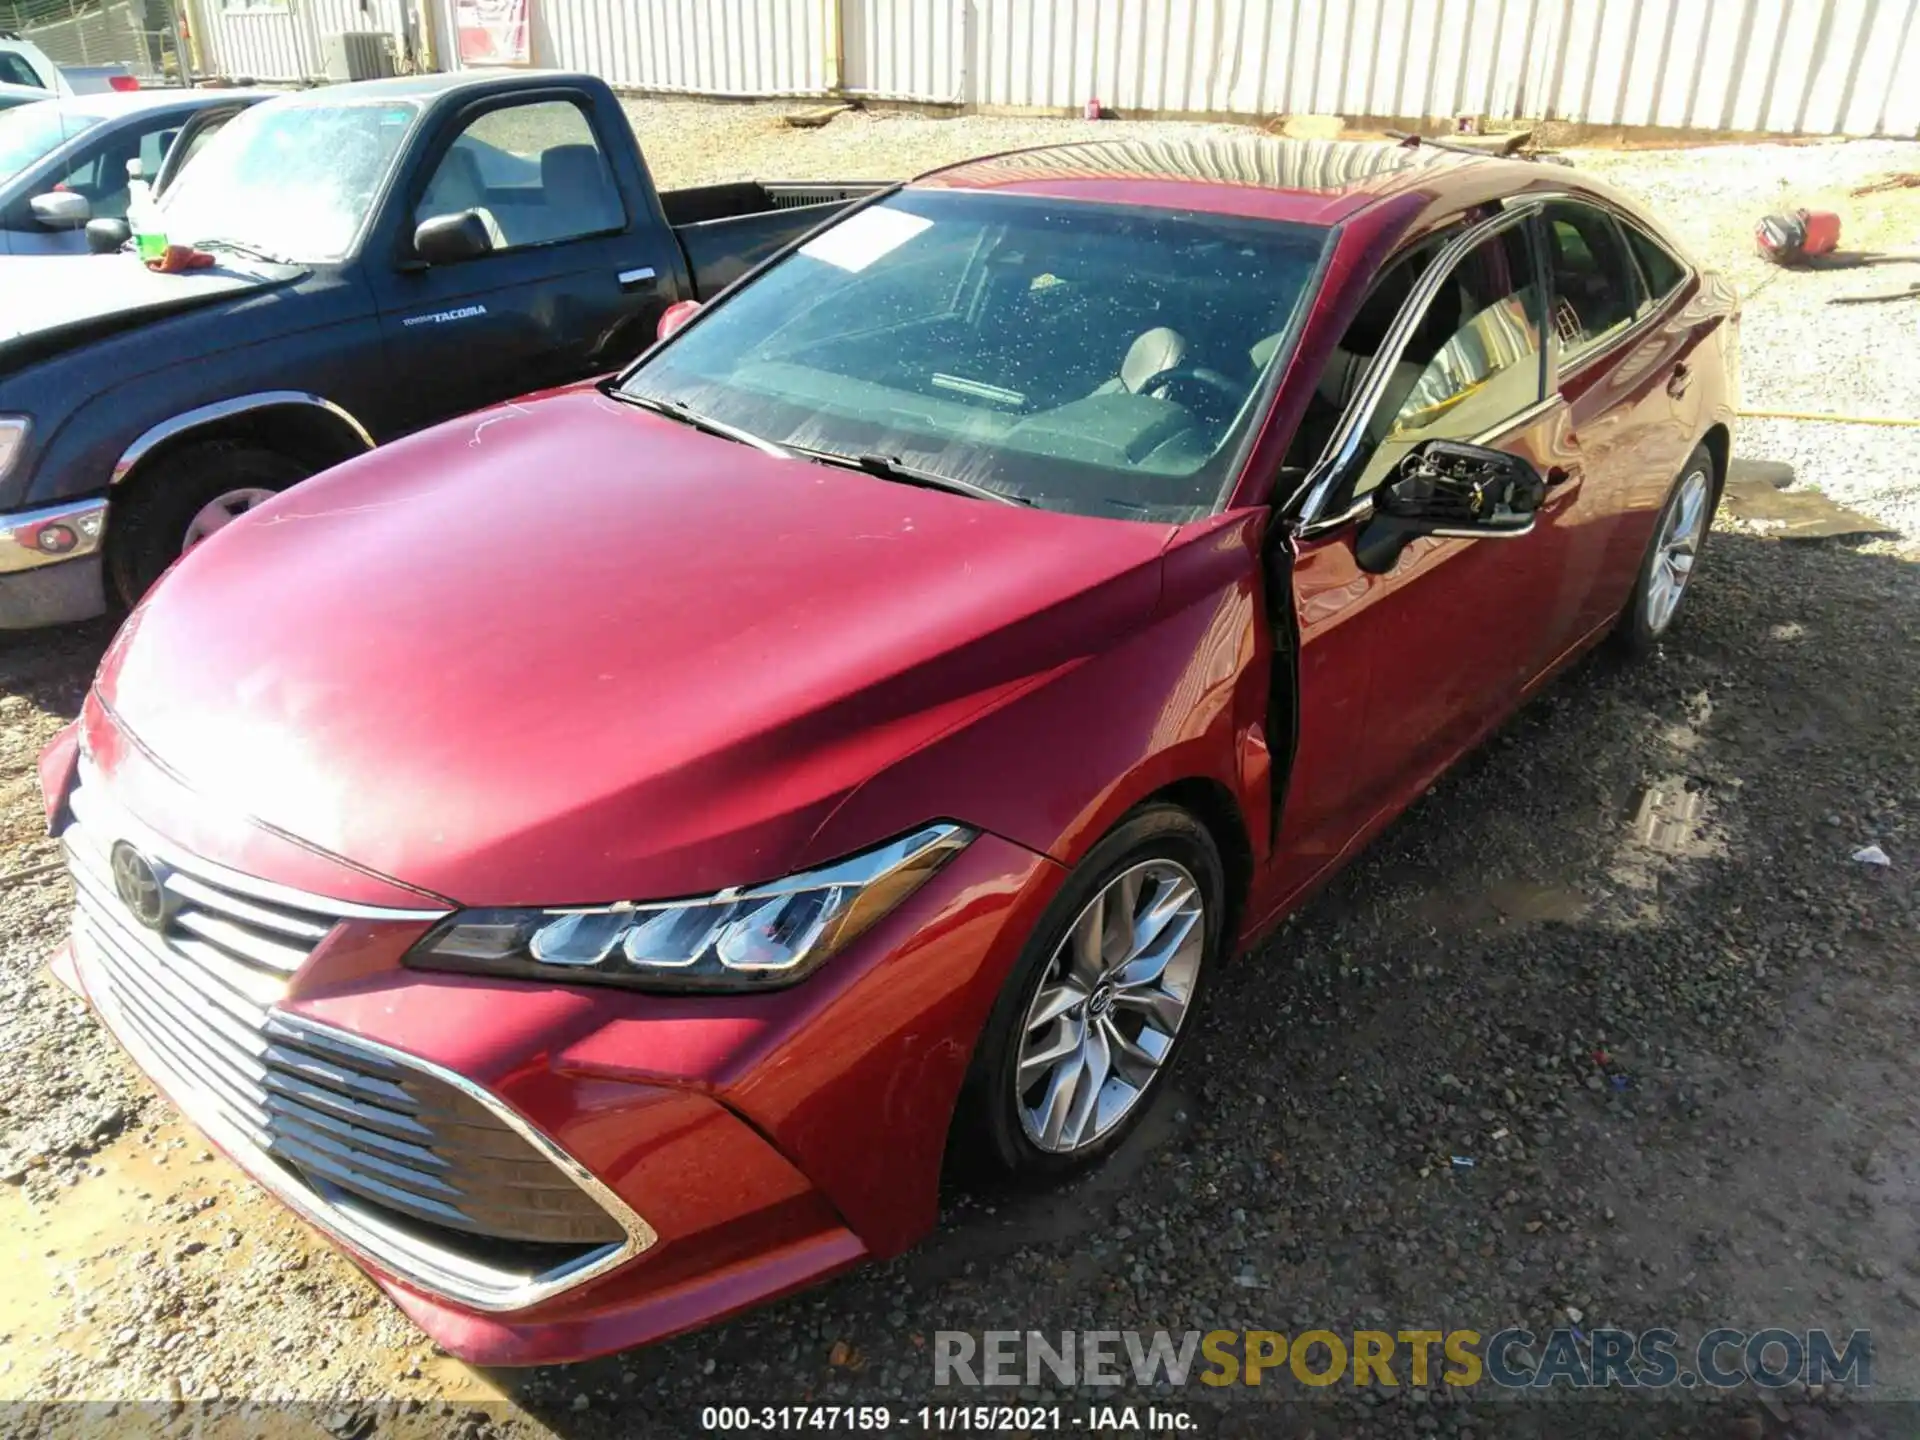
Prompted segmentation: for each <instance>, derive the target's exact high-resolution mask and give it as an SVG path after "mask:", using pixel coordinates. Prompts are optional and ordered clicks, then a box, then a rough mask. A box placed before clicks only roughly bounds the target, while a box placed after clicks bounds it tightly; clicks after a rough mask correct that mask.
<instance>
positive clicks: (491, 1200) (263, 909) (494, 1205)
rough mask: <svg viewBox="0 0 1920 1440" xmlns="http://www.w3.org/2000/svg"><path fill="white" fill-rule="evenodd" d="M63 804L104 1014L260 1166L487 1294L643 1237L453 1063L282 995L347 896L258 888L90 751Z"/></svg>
mask: <svg viewBox="0 0 1920 1440" xmlns="http://www.w3.org/2000/svg"><path fill="white" fill-rule="evenodd" d="M67 813H68V815H69V816H70V817H71V818H70V820H69V822H68V823H67V824H66V826H65V827H64V828H63V830H62V831H61V835H60V839H61V842H62V844H63V845H64V847H65V850H66V854H67V863H68V867H69V869H70V870H71V872H72V875H73V880H74V888H75V891H76V896H77V900H76V905H75V911H74V938H75V943H76V945H77V946H79V947H80V948H81V950H82V959H83V962H84V964H85V967H86V969H87V971H88V974H89V988H90V991H91V992H92V993H93V998H94V999H95V1001H96V1003H97V1004H98V1006H99V1008H100V1010H101V1013H102V1015H103V1016H104V1018H106V1020H107V1021H108V1023H109V1025H110V1027H111V1028H112V1029H113V1030H114V1031H115V1033H116V1034H117V1035H119V1037H120V1039H121V1040H122V1042H123V1043H125V1044H126V1045H127V1048H128V1049H129V1050H130V1051H132V1052H133V1053H134V1057H135V1059H136V1060H138V1061H140V1062H141V1064H142V1066H143V1067H144V1068H146V1069H148V1070H149V1071H150V1072H152V1074H153V1076H154V1078H155V1079H156V1080H158V1081H160V1083H161V1084H162V1085H163V1086H164V1087H165V1088H166V1089H167V1090H168V1092H169V1093H170V1094H172V1095H173V1097H174V1098H175V1099H176V1100H177V1101H178V1102H179V1103H180V1105H181V1107H182V1108H183V1109H184V1110H186V1111H187V1113H188V1116H189V1118H190V1119H192V1120H193V1121H194V1122H195V1123H196V1124H199V1125H200V1126H201V1127H202V1128H203V1129H206V1130H207V1131H208V1132H209V1134H211V1135H213V1136H214V1138H215V1139H218V1140H220V1141H221V1142H222V1143H223V1144H225V1145H226V1146H228V1148H230V1149H234V1148H238V1149H239V1150H242V1151H244V1152H250V1153H249V1154H247V1155H245V1156H243V1158H247V1159H248V1160H249V1162H250V1168H253V1169H254V1170H255V1171H256V1173H257V1174H259V1175H260V1177H261V1178H262V1179H263V1180H265V1181H266V1182H267V1183H269V1184H270V1185H272V1186H273V1187H274V1188H275V1189H276V1190H277V1191H278V1192H279V1193H280V1194H281V1195H282V1197H283V1198H285V1199H288V1200H289V1201H290V1202H291V1203H294V1204H295V1205H296V1208H299V1209H302V1210H303V1211H306V1212H307V1213H308V1214H309V1215H311V1216H312V1218H314V1219H315V1220H316V1221H318V1222H319V1223H321V1224H323V1225H326V1226H328V1228H331V1229H334V1230H336V1231H337V1232H340V1233H342V1234H343V1235H344V1236H345V1237H346V1238H349V1239H351V1240H354V1241H355V1242H356V1243H358V1244H359V1245H360V1246H361V1248H363V1249H366V1250H368V1251H369V1252H370V1253H372V1254H373V1255H374V1258H376V1259H380V1260H382V1261H383V1262H385V1263H387V1264H389V1265H391V1266H393V1268H395V1269H396V1270H398V1271H400V1273H404V1274H408V1275H409V1276H410V1277H411V1278H415V1279H418V1280H420V1281H421V1282H422V1283H426V1284H429V1286H430V1288H435V1289H439V1290H441V1291H442V1292H443V1293H448V1294H450V1295H452V1296H453V1298H456V1299H463V1300H467V1301H468V1302H469V1303H476V1304H479V1305H480V1306H481V1307H482V1308H511V1307H510V1306H508V1305H506V1304H504V1303H494V1302H495V1301H496V1300H497V1298H498V1297H499V1296H501V1295H505V1294H514V1295H520V1294H526V1293H530V1292H533V1291H538V1292H540V1293H551V1290H553V1289H557V1288H563V1287H564V1285H565V1284H568V1283H577V1281H578V1279H580V1278H584V1276H585V1274H586V1273H598V1271H599V1270H600V1269H602V1268H604V1266H605V1264H606V1263H612V1262H613V1261H615V1260H617V1259H618V1258H624V1256H625V1255H627V1254H630V1253H632V1252H633V1250H635V1249H637V1248H639V1247H640V1245H642V1244H644V1243H646V1242H647V1241H650V1240H651V1238H652V1236H651V1232H650V1231H647V1230H646V1227H645V1223H644V1222H643V1221H640V1220H639V1218H638V1217H637V1216H633V1215H632V1214H631V1212H630V1211H625V1207H623V1206H618V1202H617V1201H614V1202H613V1205H614V1206H616V1207H618V1208H619V1209H620V1210H621V1211H622V1212H624V1213H623V1214H622V1215H621V1216H620V1218H616V1216H615V1214H613V1213H610V1207H609V1206H608V1205H607V1204H603V1203H602V1201H601V1200H600V1199H599V1198H596V1195H594V1194H590V1193H589V1191H588V1189H587V1188H585V1186H583V1184H582V1183H581V1182H580V1179H579V1176H580V1174H581V1172H579V1171H578V1168H577V1167H574V1166H571V1164H570V1162H565V1161H564V1157H561V1156H559V1155H558V1152H554V1151H552V1149H551V1147H550V1146H549V1145H546V1144H545V1143H544V1142H540V1141H539V1140H538V1139H537V1138H536V1137H535V1136H533V1134H532V1133H531V1132H527V1131H525V1130H524V1127H523V1126H521V1125H519V1124H518V1123H517V1122H514V1121H512V1120H510V1119H509V1118H508V1117H507V1116H506V1114H505V1112H503V1111H501V1110H499V1109H497V1108H496V1107H495V1106H493V1105H489V1104H487V1103H485V1102H484V1101H483V1100H482V1099H481V1098H478V1097H477V1095H476V1094H473V1093H469V1092H468V1090H467V1089H464V1088H462V1086H461V1084H460V1083H455V1081H456V1077H452V1076H450V1075H446V1074H445V1072H434V1071H433V1070H432V1067H428V1066H426V1065H425V1064H424V1063H423V1062H420V1061H417V1060H414V1059H412V1058H411V1057H405V1056H401V1055H399V1054H397V1053H396V1052H392V1051H388V1050H386V1049H385V1048H384V1047H381V1046H377V1045H373V1044H372V1043H371V1042H367V1041H362V1040H359V1039H357V1038H355V1037H352V1036H348V1035H345V1034H343V1033H341V1032H338V1031H335V1030H332V1029H329V1028H327V1027H325V1026H320V1025H316V1024H314V1023H313V1022H311V1021H308V1020H304V1019H302V1018H300V1017H298V1016H295V1015H289V1014H285V1013H282V1012H280V1011H278V1010H276V1009H275V1008H274V1007H275V1005H276V1003H277V1002H278V1001H279V1000H281V998H282V997H283V996H284V995H285V993H286V990H287V986H288V984H289V981H290V979H291V977H292V974H293V972H295V971H296V970H298V968H299V967H300V966H301V965H302V964H303V963H304V962H305V961H306V959H307V957H308V956H309V955H310V954H311V953H312V952H313V950H314V949H315V948H316V947H317V946H318V945H319V943H320V942H321V941H322V940H323V939H325V938H326V936H327V934H328V933H329V932H330V931H331V930H332V928H333V926H334V925H336V924H337V923H339V921H340V919H341V918H343V915H344V914H345V913H347V910H348V907H340V912H341V913H329V912H328V911H327V910H326V909H324V908H322V907H323V906H324V905H325V904H326V903H327V902H324V901H318V900H314V899H312V898H311V897H305V896H298V897H296V898H297V899H298V901H299V902H300V903H292V901H291V900H290V899H289V898H288V892H280V891H276V892H275V893H274V894H272V895H268V894H264V893H261V892H262V891H264V890H266V889H268V888H269V887H263V886H258V884H257V882H251V881H248V880H247V879H246V877H241V876H235V875H233V874H231V872H226V871H222V870H219V869H218V868H217V867H213V866H209V865H205V864H204V863H202V862H199V861H197V860H193V859H192V858H191V857H187V856H184V855H182V854H180V853H179V852H178V851H177V850H174V849H172V848H171V847H165V846H163V845H162V844H161V842H159V841H158V840H157V838H156V837H154V836H153V835H152V834H151V832H148V831H146V830H145V829H144V827H142V826H140V825H139V824H138V822H137V821H135V820H134V819H133V818H132V817H131V816H128V815H126V814H125V813H124V812H122V811H119V810H117V809H116V808H115V807H113V806H112V805H111V804H110V802H109V801H108V800H107V799H106V798H105V794H104V791H103V789H102V787H101V786H100V784H99V782H98V781H97V780H93V779H92V778H91V777H90V775H89V774H88V772H87V770H86V769H84V768H83V770H82V773H81V783H80V784H78V785H77V786H76V787H75V788H74V789H73V791H72V792H71V793H70V795H69V796H68V801H67ZM122 840H125V841H128V842H129V843H130V844H132V845H134V846H135V847H136V848H137V849H139V850H140V851H141V853H142V855H143V856H144V857H145V858H147V859H148V860H149V861H150V862H152V868H153V870H154V872H155V874H156V875H157V877H158V879H159V881H160V885H161V888H162V889H163V890H164V892H165V893H166V895H167V897H168V899H167V905H166V907H165V910H164V912H163V916H164V918H162V919H161V921H160V924H159V926H158V928H149V927H148V926H146V925H143V924H141V923H139V922H138V921H137V920H136V919H135V918H134V916H133V913H132V912H131V911H130V910H129V909H128V907H127V905H126V904H125V903H124V902H123V901H122V900H121V898H120V894H119V892H118V891H117V889H116V887H115V882H114V878H113V865H112V858H111V857H112V853H113V848H114V846H115V844H116V843H117V842H119V841H122ZM242 886H244V887H247V888H245V889H242V888H239V887H242ZM281 1182H284V1183H281ZM587 1183H588V1184H591V1182H590V1181H589V1182H587ZM596 1188H597V1187H596ZM603 1193H604V1192H603ZM608 1198H609V1199H610V1198H611V1197H608ZM521 1303H527V1302H525V1301H523V1302H521Z"/></svg>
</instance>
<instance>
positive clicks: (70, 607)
mask: <svg viewBox="0 0 1920 1440" xmlns="http://www.w3.org/2000/svg"><path fill="white" fill-rule="evenodd" d="M106 529H107V502H106V500H105V499H104V498H95V499H91V500H69V501H64V502H62V503H60V504H58V505H47V506H42V507H40V508H38V509H34V510H22V511H18V512H16V513H14V514H12V515H0V630H31V629H36V628H38V627H39V626H42V625H63V624H67V623H69V622H72V621H76V620H91V619H92V618H93V617H94V616H96V615H99V614H101V613H103V612H104V611H105V610H106V608H107V600H106V588H105V585H104V582H103V578H102V567H101V559H100V550H101V546H102V544H103V543H104V541H105V538H106Z"/></svg>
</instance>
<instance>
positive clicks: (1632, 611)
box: [1614, 445, 1720, 657]
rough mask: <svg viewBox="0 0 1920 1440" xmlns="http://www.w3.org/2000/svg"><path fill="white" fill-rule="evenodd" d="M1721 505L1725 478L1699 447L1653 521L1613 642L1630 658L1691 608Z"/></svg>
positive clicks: (1650, 645)
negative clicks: (1697, 576)
mask: <svg viewBox="0 0 1920 1440" xmlns="http://www.w3.org/2000/svg"><path fill="white" fill-rule="evenodd" d="M1719 503H1720V477H1719V474H1718V471H1717V468H1716V467H1715V465H1714V463H1713V452H1712V451H1711V450H1709V449H1708V448H1707V447H1706V446H1705V445H1701V446H1699V447H1698V448H1697V449H1695V450H1694V452H1693V454H1691V455H1689V456H1688V457H1687V463H1686V464H1685V465H1684V466H1682V467H1681V470H1680V478H1679V479H1677V480H1675V481H1674V482H1673V489H1671V490H1670V491H1668V492H1667V503H1666V504H1664V505H1662V506H1661V507H1660V518H1659V519H1658V520H1656V521H1655V522H1654V526H1653V536H1652V538H1651V539H1650V540H1648V542H1647V553H1646V555H1645V556H1644V557H1642V559H1641V561H1640V574H1639V577H1638V578H1637V579H1636V580H1635V581H1634V584H1633V597H1632V598H1631V599H1630V600H1628V601H1627V608H1626V611H1625V612H1624V613H1623V614H1622V615H1621V617H1620V624H1619V627H1618V628H1617V629H1616V630H1615V631H1614V638H1615V641H1616V643H1617V644H1618V646H1619V648H1620V649H1621V650H1622V651H1624V652H1625V653H1626V654H1627V655H1629V656H1636V657H1637V656H1642V655H1646V654H1649V653H1651V652H1652V651H1653V650H1654V648H1655V647H1657V646H1658V645H1659V643H1660V641H1661V640H1662V639H1663V638H1664V637H1665V636H1666V635H1667V634H1668V633H1669V632H1670V631H1671V630H1672V629H1673V626H1674V623H1675V622H1676V621H1678V620H1679V618H1680V613H1681V611H1682V610H1683V609H1685V608H1686V600H1687V595H1688V593H1689V592H1690V591H1691V590H1692V588H1693V585H1692V581H1693V573H1694V569H1695V566H1696V565H1697V564H1698V562H1699V559H1700V553H1701V551H1702V550H1703V549H1704V548H1705V546H1706V543H1707V534H1708V532H1709V531H1710V530H1711V529H1712V528H1713V512H1714V510H1715V509H1716V507H1718V505H1719Z"/></svg>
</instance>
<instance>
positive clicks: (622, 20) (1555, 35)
mask: <svg viewBox="0 0 1920 1440" xmlns="http://www.w3.org/2000/svg"><path fill="white" fill-rule="evenodd" d="M194 3H195V5H196V8H197V10H198V12H199V13H198V14H197V16H196V19H197V20H198V23H199V33H200V36H201V44H202V53H203V58H204V60H205V62H206V63H207V64H208V65H209V66H210V67H211V68H213V69H215V70H217V71H219V72H221V73H224V74H229V75H240V74H246V75H251V76H254V77H256V78H259V79H270V80H287V79H297V78H305V77H307V76H312V75H316V74H318V73H319V72H320V70H321V53H322V51H321V47H322V44H323V42H324V37H325V36H326V35H327V34H328V33H330V32H333V31H337V30H379V31H384V32H385V33H387V34H388V35H390V36H392V37H394V39H395V48H396V50H397V51H399V52H401V53H408V52H409V51H410V50H413V49H414V48H416V47H415V45H414V42H413V41H412V40H411V39H409V36H410V35H413V34H417V30H418V27H419V26H420V25H421V24H423V23H425V24H431V26H432V27H433V32H434V47H433V48H434V53H435V54H436V55H438V56H439V57H441V59H442V61H443V63H445V61H446V57H448V56H450V55H451V54H452V53H453V50H452V46H451V44H450V33H449V30H450V27H449V13H450V10H451V0H194ZM531 4H532V8H533V50H534V57H533V58H534V61H535V63H537V64H540V65H550V66H556V67H561V68H567V69H583V70H590V71H593V72H595V73H597V74H600V75H603V76H605V77H606V78H607V79H608V80H609V81H611V82H612V83H613V84H615V85H618V86H623V87H629V88H632V89H636V90H647V91H656V92H663V93H688V94H709V95H765V96H773V95H828V94H835V93H843V94H849V95H857V96H873V97H886V98H896V99H906V100H917V101H923V102H927V103H936V104H955V105H972V106H980V107H984V108H988V109H1014V110H1021V109H1041V110H1077V109H1079V108H1080V107H1081V106H1082V105H1084V104H1085V102H1086V101H1087V100H1088V99H1089V98H1098V99H1099V100H1100V101H1101V102H1102V103H1103V104H1105V105H1106V106H1108V107H1110V108H1112V109H1116V110H1119V111H1121V112H1123V113H1142V112H1156V113H1161V114H1194V115H1285V114H1311V113H1323V114H1340V115H1346V116H1349V117H1354V118H1360V117H1368V118H1381V119H1384V118H1397V119H1415V118H1418V119H1439V118H1444V117H1449V116H1455V115H1478V116H1486V117H1491V118H1494V119H1560V120H1573V121H1583V122H1588V123H1593V124H1600V125H1629V126H1664V127H1678V128H1687V129H1699V130H1737V131H1773V132H1779V133H1789V134H1791V133H1802V134H1848V135H1901V136H1913V135H1915V134H1920V0H531Z"/></svg>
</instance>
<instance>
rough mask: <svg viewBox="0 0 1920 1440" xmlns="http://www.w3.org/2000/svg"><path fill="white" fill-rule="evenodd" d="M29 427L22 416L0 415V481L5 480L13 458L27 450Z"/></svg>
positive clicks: (11, 466) (11, 467)
mask: <svg viewBox="0 0 1920 1440" xmlns="http://www.w3.org/2000/svg"><path fill="white" fill-rule="evenodd" d="M29 426H30V422H29V421H28V419H27V417H26V416H24V415H0V480H4V479H6V478H7V472H8V471H9V470H11V469H13V462H14V459H15V457H17V456H18V455H19V454H20V452H21V451H22V450H24V449H26V448H27V430H28V428H29Z"/></svg>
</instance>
